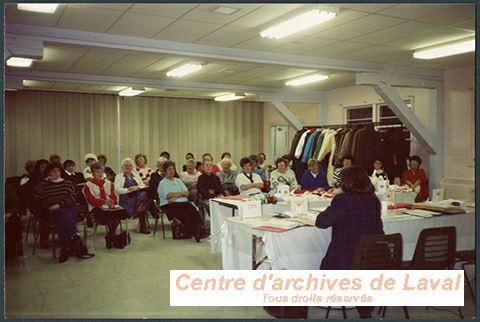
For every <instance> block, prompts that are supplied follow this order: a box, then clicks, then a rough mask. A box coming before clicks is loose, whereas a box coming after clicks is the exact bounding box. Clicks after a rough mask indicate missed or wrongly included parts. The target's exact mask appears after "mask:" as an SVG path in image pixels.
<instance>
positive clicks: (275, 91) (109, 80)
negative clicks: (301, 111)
mask: <svg viewBox="0 0 480 322" xmlns="http://www.w3.org/2000/svg"><path fill="white" fill-rule="evenodd" d="M5 78H6V79H8V78H21V79H28V80H37V81H49V82H65V83H82V84H104V85H120V86H140V87H153V88H165V89H167V88H169V89H178V90H194V91H213V92H247V93H254V94H256V95H257V100H259V101H269V100H271V99H272V98H275V97H276V98H278V97H281V98H282V99H285V100H286V101H288V102H318V101H320V100H323V99H324V98H325V97H326V93H325V92H323V91H317V90H315V91H314V90H301V89H297V90H295V91H293V90H286V89H284V88H279V87H264V86H246V85H235V84H216V83H200V82H185V81H179V80H163V79H150V78H135V77H120V76H106V75H91V74H77V73H63V72H46V71H33V70H15V71H13V70H9V71H7V72H6V74H5Z"/></svg>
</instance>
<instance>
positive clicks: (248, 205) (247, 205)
mask: <svg viewBox="0 0 480 322" xmlns="http://www.w3.org/2000/svg"><path fill="white" fill-rule="evenodd" d="M238 214H239V216H240V218H241V219H247V218H257V217H262V203H261V202H260V200H251V201H244V202H242V203H240V204H239V205H238Z"/></svg>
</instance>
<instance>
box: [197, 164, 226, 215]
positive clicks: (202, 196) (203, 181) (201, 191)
mask: <svg viewBox="0 0 480 322" xmlns="http://www.w3.org/2000/svg"><path fill="white" fill-rule="evenodd" d="M213 165H214V164H213V163H212V162H211V161H205V162H204V163H203V173H202V175H201V176H200V177H199V178H198V185H197V188H198V197H199V203H200V207H201V208H200V211H201V215H202V218H205V213H204V210H205V209H207V211H210V205H209V202H208V201H209V200H210V199H212V198H216V197H223V196H225V191H223V186H222V184H221V183H220V179H219V178H218V177H217V176H216V175H215V174H213V172H212V167H213Z"/></svg>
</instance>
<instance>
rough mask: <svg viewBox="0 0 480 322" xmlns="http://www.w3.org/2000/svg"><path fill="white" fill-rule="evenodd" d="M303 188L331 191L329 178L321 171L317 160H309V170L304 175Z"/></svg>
mask: <svg viewBox="0 0 480 322" xmlns="http://www.w3.org/2000/svg"><path fill="white" fill-rule="evenodd" d="M301 186H302V189H303V190H314V191H327V190H328V189H329V186H328V182H327V177H326V176H325V173H323V171H322V170H320V166H319V164H318V161H317V160H315V159H310V160H308V170H307V171H305V173H304V174H303V177H302V183H301Z"/></svg>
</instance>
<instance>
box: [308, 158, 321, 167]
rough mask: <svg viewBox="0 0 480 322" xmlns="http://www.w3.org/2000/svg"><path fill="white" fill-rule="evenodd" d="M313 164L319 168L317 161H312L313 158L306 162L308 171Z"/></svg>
mask: <svg viewBox="0 0 480 322" xmlns="http://www.w3.org/2000/svg"><path fill="white" fill-rule="evenodd" d="M314 164H316V165H317V166H319V164H318V161H317V160H315V159H313V158H312V159H310V160H308V168H309V169H310V168H311V167H312V166H313V165H314Z"/></svg>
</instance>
